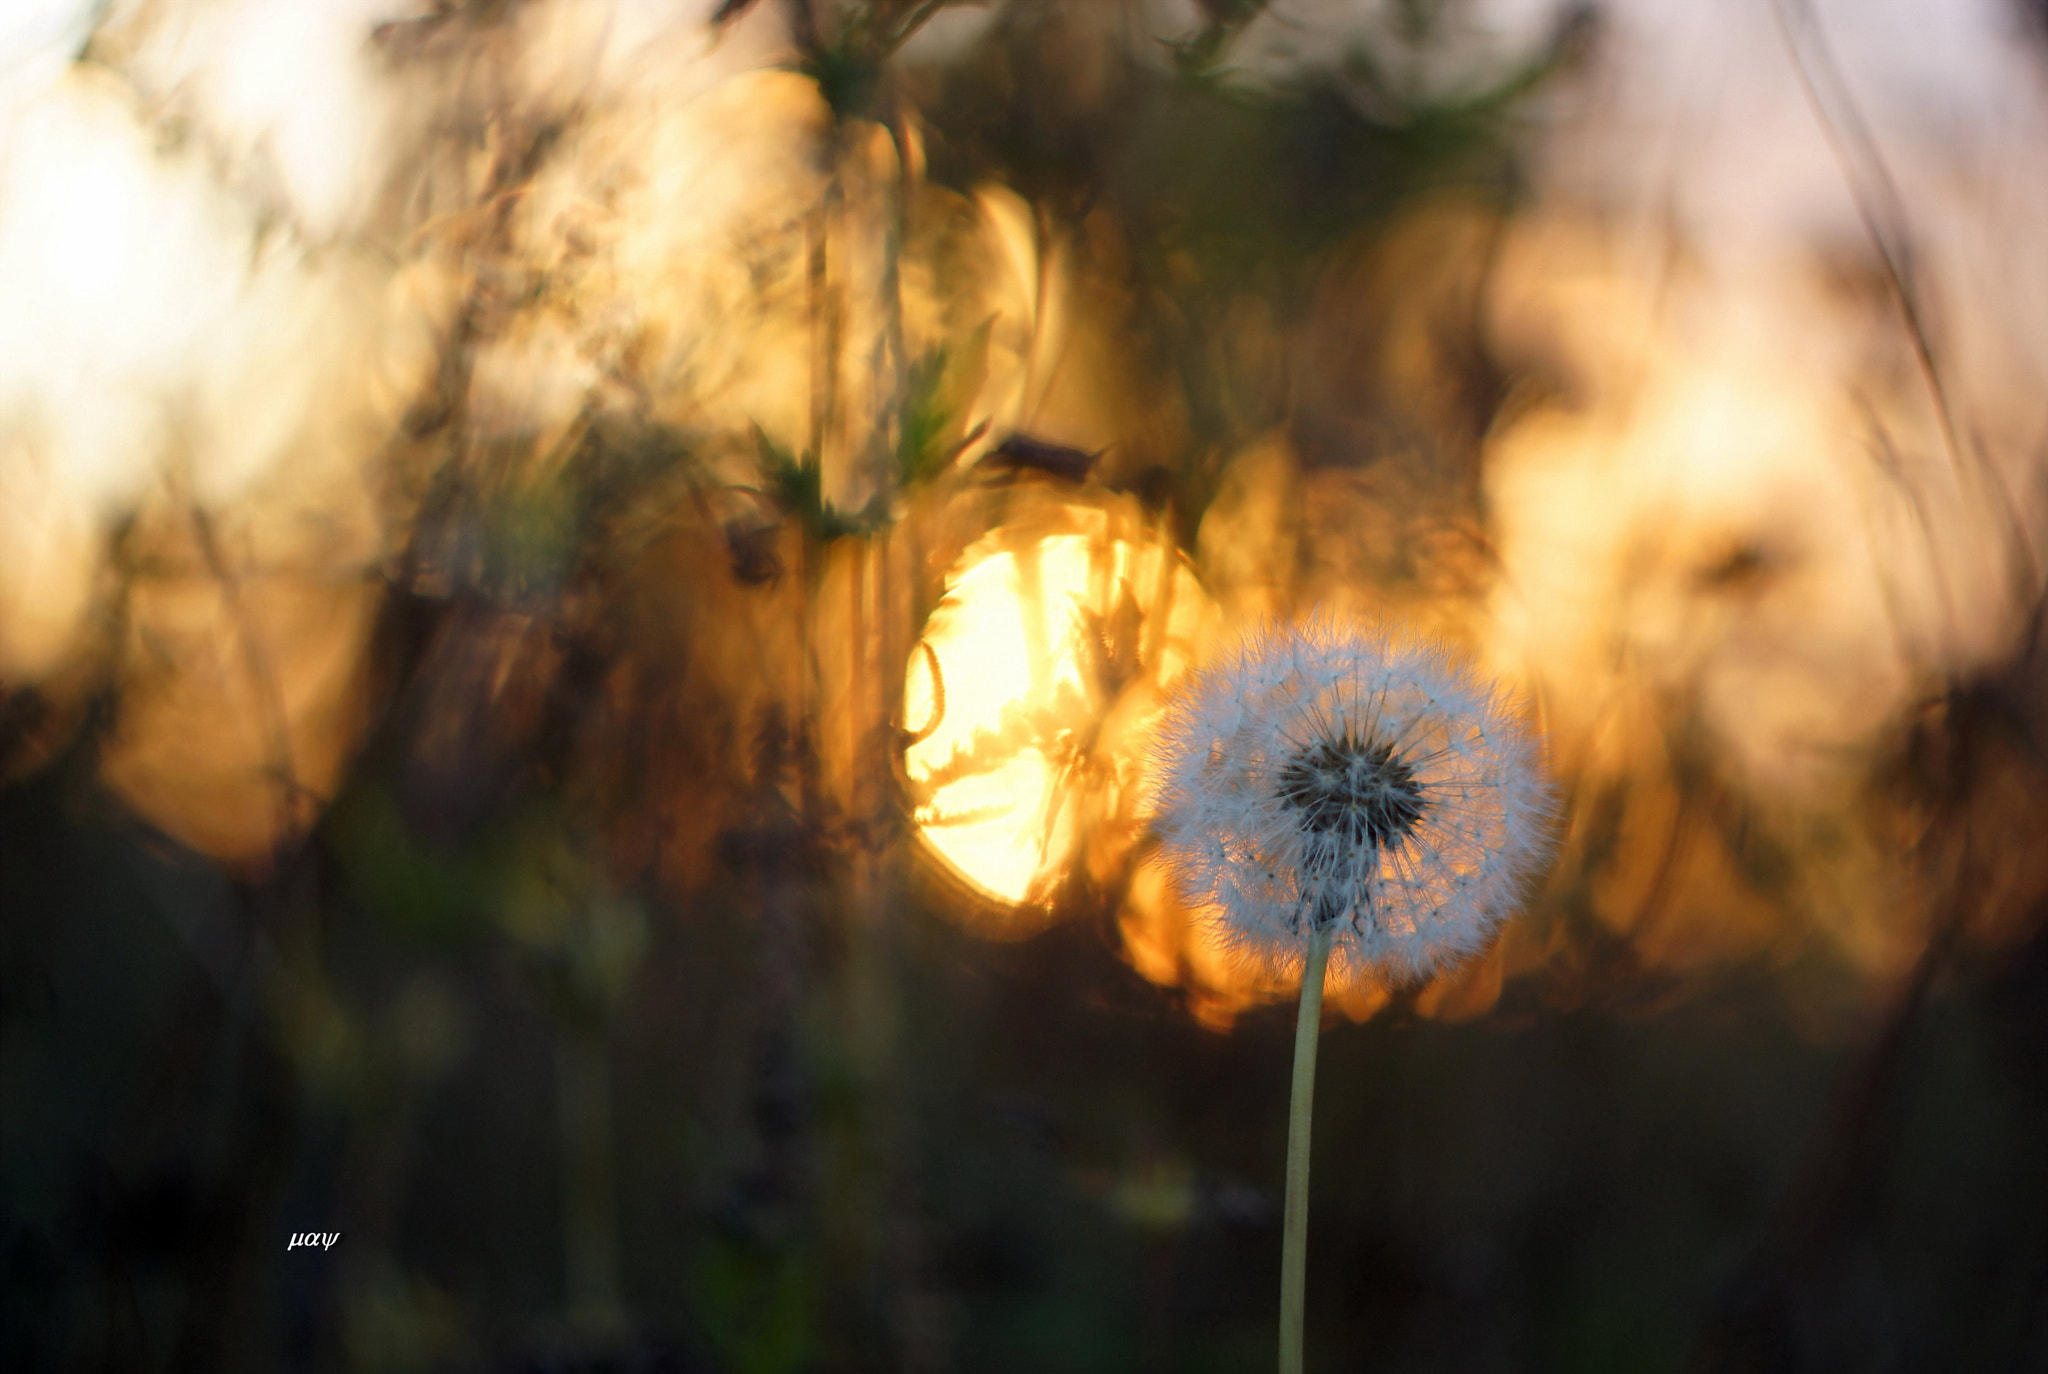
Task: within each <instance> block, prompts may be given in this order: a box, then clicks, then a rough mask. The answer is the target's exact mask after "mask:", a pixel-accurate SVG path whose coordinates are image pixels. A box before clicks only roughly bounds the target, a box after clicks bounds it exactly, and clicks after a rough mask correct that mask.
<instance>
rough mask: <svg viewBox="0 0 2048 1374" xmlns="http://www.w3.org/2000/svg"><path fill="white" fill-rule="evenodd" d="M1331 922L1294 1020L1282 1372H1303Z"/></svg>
mask: <svg viewBox="0 0 2048 1374" xmlns="http://www.w3.org/2000/svg"><path fill="white" fill-rule="evenodd" d="M1334 930H1335V923H1334V922H1318V923H1316V929H1315V933H1314V934H1312V935H1311V936H1309V941H1308V959H1307V962H1306V964H1305V966H1304V967H1303V968H1302V971H1301V1013H1300V1016H1299V1017H1298V1018H1297V1019H1296V1021H1295V1023H1294V1088H1293V1091H1292V1093H1291V1095H1290V1100H1289V1104H1288V1111H1287V1214H1286V1223H1285V1228H1286V1229H1285V1231H1284V1232H1283V1234H1282V1238H1281V1242H1280V1374H1301V1332H1302V1306H1303V1296H1304V1293H1305V1292H1306V1289H1307V1285H1308V1145H1309V1128H1310V1123H1311V1121H1312V1120H1313V1119H1314V1116H1315V1106H1316V1039H1317V1036H1318V1034H1319V1033H1320V1031H1321V1030H1322V1024H1323V971H1324V969H1325V968H1326V967H1327V966H1328V965H1329V962H1330V937H1331V935H1332V934H1333V932H1334Z"/></svg>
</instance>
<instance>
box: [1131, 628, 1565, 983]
mask: <svg viewBox="0 0 2048 1374" xmlns="http://www.w3.org/2000/svg"><path fill="white" fill-rule="evenodd" d="M1154 765H1155V777H1156V780H1157V781H1156V784H1155V787H1154V792H1153V799H1152V800H1153V809H1154V813H1155V821H1154V826H1155V829H1156V831H1157V833H1158V835H1159V837H1160V861H1161V862H1162V863H1164V864H1165V866H1166V869H1167V871H1168V872H1169V873H1170V874H1171V875H1172V876H1173V879H1174V881H1175V885H1176V886H1177V887H1178V888H1179V890H1180V893H1181V895H1182V897H1183V898H1185V899H1186V900H1187V901H1188V902H1189V903H1190V904H1191V905H1195V906H1199V907H1205V908H1207V909H1209V910H1210V911H1212V912H1213V913H1214V919H1216V920H1217V921H1218V922H1219V923H1220V924H1221V926H1222V928H1223V931H1224V933H1225V935H1226V936H1227V937H1228V939H1229V941H1230V943H1231V944H1232V945H1233V946H1234V947H1236V948H1237V949H1238V950H1239V951H1241V952H1242V953H1244V954H1245V955H1247V956H1249V957H1251V958H1253V959H1255V960H1257V961H1259V962H1261V963H1263V964H1267V965H1270V966H1274V967H1279V968H1283V969H1289V970H1291V969H1295V968H1298V967H1300V966H1301V962H1302V960H1303V958H1304V956H1305V955H1306V953H1307V949H1308V940H1309V937H1310V936H1312V935H1314V934H1316V933H1318V932H1327V934H1328V936H1329V941H1330V958H1331V962H1332V965H1333V970H1332V971H1333V972H1334V973H1336V975H1337V976H1338V977H1340V978H1343V979H1350V978H1354V977H1359V976H1367V975H1372V976H1391V977H1393V978H1397V979H1407V978H1419V977H1424V976H1427V975H1428V974H1430V973H1431V972H1433V971H1435V970H1436V969H1438V968H1440V967H1442V966H1444V965H1445V964H1449V963H1453V962H1456V961H1457V960H1458V959H1460V958H1462V957H1464V956H1465V955H1468V954H1471V953H1473V952H1475V951H1477V950H1479V949H1481V948H1483V947H1484V946H1485V944H1486V943H1487V942H1488V940H1490V939H1491V937H1492V935H1493V933H1494V931H1495V930H1497V929H1498V928H1499V926H1500V923H1501V922H1502V921H1503V920H1504V919H1505V918H1506V917H1507V915H1508V914H1509V913H1510V912H1511V911H1512V910H1513V908H1514V905H1515V903H1516V901H1517V899H1518V898H1519V897H1520V895H1521V892H1522V889H1523V886H1524V884H1525V883H1526V881H1527V880H1528V878H1529V877H1530V876H1531V874H1532V873H1533V872H1534V871H1535V869H1536V867H1537V866H1538V864H1539V863H1540V862H1541V860H1542V858H1543V856H1544V853H1545V852H1546V850H1547V847H1548V843H1549V826H1548V818H1549V816H1550V812H1551V799H1550V796H1551V794H1550V789H1549V786H1548V784H1547V783H1546V782H1545V780H1544V776H1543V772H1542V768H1541V765H1540V763H1539V760H1538V751H1537V747H1536V742H1535V740H1534V738H1533V737H1532V735H1531V734H1530V732H1529V730H1528V728H1527V727H1526V726H1525V725H1523V723H1522V722H1521V720H1520V719H1519V717H1518V716H1517V715H1516V714H1515V713H1514V712H1513V711H1512V710H1511V709H1510V708H1509V706H1508V705H1507V703H1506V702H1505V701H1503V700H1502V698H1501V696H1500V695H1499V694H1498V693H1497V692H1495V691H1493V690H1492V689H1490V688H1489V687H1488V686H1487V685H1486V684H1484V683H1482V682H1481V681H1479V680H1478V679H1477V678H1475V677H1474V676H1473V675H1472V674H1471V673H1469V672H1467V671H1466V670H1464V669H1462V668H1460V667H1459V666H1457V665H1456V664H1455V663H1454V662H1453V661H1452V660H1451V658H1450V657H1449V655H1448V654H1446V653H1445V652H1444V651H1443V650H1441V649H1439V648H1435V647H1433V646H1427V645H1418V644H1406V643H1401V642H1398V641H1396V640H1393V639H1390V638H1387V637H1385V636H1383V635H1379V634H1375V633H1372V632H1370V631H1366V630H1363V629H1357V628H1352V627H1347V626H1342V625H1339V624H1337V623H1336V622H1334V621H1328V620H1318V621H1311V622H1308V623H1306V624H1304V625H1301V626H1297V627H1293V628H1288V629H1275V630H1268V631H1265V632H1262V633H1259V634H1255V635H1253V636H1251V637H1250V638H1248V639H1247V640H1246V641H1245V642H1244V643H1243V644H1241V645H1240V646H1239V647H1238V648H1237V650H1236V651H1235V652H1234V653H1232V654H1230V655H1228V656H1226V657H1225V658H1223V659H1222V660H1220V661H1219V662H1218V663H1216V664H1214V665H1212V666H1210V667H1209V668H1207V669H1206V670H1203V671H1201V672H1199V673H1197V674H1194V675H1192V677H1191V678H1190V680H1189V681H1188V682H1187V683H1186V685H1185V686H1184V688H1183V690H1182V691H1181V693H1180V694H1179V696H1178V698H1177V699H1176V701H1175V702H1174V704H1173V705H1172V707H1171V708H1170V709H1169V711H1168V713H1167V716H1166V719H1165V720H1164V722H1163V723H1162V725H1161V728H1160V735H1159V743H1158V745H1157V746H1156V749H1155V757H1154Z"/></svg>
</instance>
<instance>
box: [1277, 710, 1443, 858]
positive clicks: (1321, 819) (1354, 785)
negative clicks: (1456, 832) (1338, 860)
mask: <svg viewBox="0 0 2048 1374" xmlns="http://www.w3.org/2000/svg"><path fill="white" fill-rule="evenodd" d="M1280 800H1281V801H1282V802H1284V803H1285V804H1286V805H1287V807H1288V808H1289V809H1290V810H1292V811H1294V812H1295V813H1296V814H1298V815H1299V816H1300V817H1301V823H1302V824H1303V825H1305V826H1307V827H1308V828H1309V829H1310V830H1312V831H1315V832H1316V833H1317V834H1321V835H1330V836H1333V837H1335V838H1336V839H1338V840H1339V841H1341V842H1343V843H1345V844H1350V845H1365V844H1369V845H1371V846H1372V847H1373V848H1374V849H1392V848H1395V847H1397V846H1399V845H1400V844H1401V843H1402V842H1403V841H1404V840H1406V839H1407V838H1408V833H1409V832H1410V831H1411V830H1413V829H1414V828H1415V823H1416V822H1417V821H1419V820H1421V819H1422V813H1423V811H1424V810H1425V809H1426V808H1427V807H1428V805H1429V803H1428V802H1426V801H1425V800H1423V796H1422V785H1421V784H1420V783H1418V782H1416V781H1415V770H1414V769H1413V768H1411V767H1410V766H1409V765H1408V763H1407V762H1406V761H1405V760H1404V759H1402V758H1401V756H1400V755H1398V754H1396V753H1395V752H1394V747H1393V746H1392V745H1391V744H1387V743H1385V742H1384V741H1382V740H1377V739H1373V738H1371V737H1369V736H1368V737H1366V738H1364V739H1359V738H1356V737H1353V736H1352V735H1350V734H1349V733H1348V732H1347V733H1346V734H1345V735H1344V736H1343V737H1342V738H1340V739H1321V740H1317V741H1316V742H1315V743H1313V744H1310V745H1305V746H1303V747H1302V748H1301V749H1298V750H1296V751H1295V752H1294V754H1293V755H1292V756H1291V757H1290V758H1289V759H1288V760H1287V762H1286V764H1285V765H1284V766H1283V767H1282V768H1281V769H1280Z"/></svg>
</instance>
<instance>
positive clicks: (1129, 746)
mask: <svg viewBox="0 0 2048 1374" xmlns="http://www.w3.org/2000/svg"><path fill="white" fill-rule="evenodd" d="M1133 514H1134V513H1133ZM1215 615H1216V613H1215V608H1214V606H1213V605H1212V604H1211V603H1210V601H1209V599H1208V597H1207V596H1206V595H1205V594H1204V593H1203V592H1202V590H1201V588H1200V586H1199V585H1198V584H1197V583H1196V581H1195V579H1194V575H1193V573H1192V572H1191V571H1190V570H1189V568H1188V566H1187V563H1186V560H1185V559H1183V558H1182V557H1181V555H1180V554H1179V553H1178V552H1177V551H1175V550H1174V549H1173V548H1172V547H1171V546H1170V545H1168V544H1167V543H1166V542H1165V541H1163V540H1161V539H1159V538H1158V537H1157V536H1156V534H1155V533H1154V532H1152V531H1151V530H1149V529H1147V528H1146V527H1145V526H1144V525H1143V523H1142V521H1140V520H1138V519H1136V518H1132V514H1127V513H1125V512H1122V511H1108V510H1099V509H1093V508H1089V507H1075V508H1071V509H1069V510H1067V511H1064V512H1062V515H1061V518H1060V520H1059V521H1057V522H1056V524H1055V527H1054V528H1052V529H1050V530H1047V531H1043V532H1038V533H1035V534H1021V533H1019V532H1017V531H1014V530H1000V531H997V532H996V533H995V534H993V535H991V536H989V537H988V538H987V539H984V540H983V541H982V542H981V543H980V544H978V545H976V546H975V547H974V548H972V549H970V550H969V551H968V553H967V554H966V556H965V557H963V558H962V559H961V561H960V563H959V565H958V566H957V567H956V569H955V571H954V573H953V575H952V576H951V577H949V579H948V589H947V593H946V596H945V598H944V600H943V601H941V602H940V604H939V606H938V609H937V610H936V611H934V612H933V614H932V617H931V620H930V622H929V623H928V624H927V626H926V629H925V635H924V639H923V640H922V641H921V643H920V644H919V645H918V648H917V651H916V652H915V653H914V654H913V656H912V658H911V661H910V664H909V669H908V673H907V674H906V682H905V685H904V697H903V720H904V722H905V728H906V729H908V730H909V731H911V732H912V739H913V743H912V744H911V745H910V747H909V748H908V750H907V751H906V753H905V756H904V772H905V778H906V781H907V783H908V785H909V788H910V792H911V797H912V805H913V812H914V817H915V820H916V822H917V826H918V833H919V835H920V836H921V837H922V838H923V841H924V843H925V844H926V845H927V846H928V847H929V849H930V850H931V852H932V853H934V854H935V855H936V856H937V857H938V858H939V859H940V860H941V861H942V862H943V864H944V865H945V866H946V868H947V869H949V870H950V871H951V872H952V873H953V874H954V875H956V876H957V877H958V878H960V879H961V880H962V881H964V882H965V883H966V884H967V885H968V886H969V887H971V888H973V889H974V890H975V891H976V892H978V893H980V894H982V895H983V896H984V897H986V898H989V899H992V901H993V902H994V903H996V904H998V905H1000V906H1001V907H1004V908H1011V909H1014V908H1038V909H1041V910H1042V909H1044V908H1045V907H1047V906H1048V905H1049V904H1050V902H1051V900H1052V896H1053V893H1054V891H1055V890H1056V889H1057V887H1058V886H1059V884H1060V882H1061V881H1062V879H1063V878H1064V877H1065V876H1066V874H1067V872H1068V870H1069V868H1070V866H1071V864H1072V862H1073V861H1074V860H1075V859H1076V857H1077V856H1079V855H1080V854H1082V853H1083V852H1084V851H1086V850H1088V849H1089V848H1091V847H1092V846H1095V845H1097V844H1100V843H1103V842H1105V841H1106V840H1107V839H1108V837H1109V835H1110V834H1112V833H1114V834H1118V835H1124V836H1129V835H1131V834H1134V833H1135V821H1134V814H1135V809H1136V806H1137V801H1138V788H1139V783H1140V776H1139V775H1140V768H1141V762H1142V753H1141V742H1142V727H1143V724H1144V722H1145V720H1147V719H1149V717H1150V715H1151V714H1152V712H1153V711H1154V710H1155V709H1156V702H1157V700H1158V695H1159V691H1160V689H1161V688H1162V687H1163V686H1164V685H1166V684H1167V683H1169V682H1170V681H1172V679H1173V678H1174V677H1176V676H1178V675H1179V674H1180V673H1181V672H1182V671H1184V670H1185V668H1186V667H1187V665H1188V662H1189V661H1190V658H1191V657H1192V655H1193V654H1194V652H1195V651H1196V649H1197V647H1198V645H1199V644H1200V643H1201V642H1202V641H1204V640H1205V639H1206V638H1207V637H1208V636H1209V635H1211V634H1213V633H1214V621H1215ZM1093 867H1094V865H1092V864H1091V868H1093ZM1016 914H1017V913H1016V912H1015V911H1014V910H1012V911H1011V916H1012V918H1013V923H1014V918H1015V916H1016ZM1025 924H1027V925H1028V924H1029V922H1028V920H1026V921H1025Z"/></svg>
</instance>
